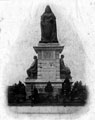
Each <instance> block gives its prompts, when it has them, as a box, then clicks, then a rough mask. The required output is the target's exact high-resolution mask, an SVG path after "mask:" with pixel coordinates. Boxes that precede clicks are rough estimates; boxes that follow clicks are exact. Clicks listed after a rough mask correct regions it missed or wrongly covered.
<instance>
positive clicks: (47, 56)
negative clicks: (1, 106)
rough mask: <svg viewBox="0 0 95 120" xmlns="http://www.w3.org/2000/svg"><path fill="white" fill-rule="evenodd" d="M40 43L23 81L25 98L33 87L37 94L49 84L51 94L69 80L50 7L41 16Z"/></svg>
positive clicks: (69, 73) (68, 70)
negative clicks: (51, 89) (50, 85)
mask: <svg viewBox="0 0 95 120" xmlns="http://www.w3.org/2000/svg"><path fill="white" fill-rule="evenodd" d="M40 25H41V41H39V43H38V45H37V46H34V47H33V48H34V50H35V52H36V54H37V56H34V62H33V64H32V65H31V67H30V68H29V69H28V70H27V75H28V77H27V78H26V80H25V84H26V93H27V97H29V96H30V95H31V90H32V88H33V87H34V86H35V87H36V88H37V89H38V92H45V86H46V85H47V83H48V82H50V83H51V84H52V86H53V89H54V91H53V94H56V93H57V92H58V91H60V88H62V82H63V81H64V79H65V78H67V77H68V78H69V79H71V72H70V69H69V68H68V67H66V66H65V64H64V60H63V58H64V55H61V58H60V57H59V56H60V54H61V53H62V51H63V49H64V46H61V45H60V44H59V42H58V38H57V26H56V17H55V15H54V14H53V12H52V10H51V8H50V6H48V5H47V6H46V9H45V12H44V13H43V15H42V16H41V23H40Z"/></svg>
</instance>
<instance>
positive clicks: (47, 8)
mask: <svg viewBox="0 0 95 120" xmlns="http://www.w3.org/2000/svg"><path fill="white" fill-rule="evenodd" d="M45 13H52V11H51V8H50V6H49V5H47V6H46V8H45Z"/></svg>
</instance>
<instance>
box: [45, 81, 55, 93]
mask: <svg viewBox="0 0 95 120" xmlns="http://www.w3.org/2000/svg"><path fill="white" fill-rule="evenodd" d="M45 91H46V92H47V93H52V92H53V87H52V85H51V82H50V81H49V82H48V83H47V85H46V87H45Z"/></svg>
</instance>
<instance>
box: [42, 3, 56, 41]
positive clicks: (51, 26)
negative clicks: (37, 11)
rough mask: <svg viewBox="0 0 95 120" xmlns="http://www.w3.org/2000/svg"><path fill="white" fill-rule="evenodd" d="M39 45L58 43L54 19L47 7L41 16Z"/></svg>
mask: <svg viewBox="0 0 95 120" xmlns="http://www.w3.org/2000/svg"><path fill="white" fill-rule="evenodd" d="M40 43H58V40H57V29H56V18H55V16H54V14H53V12H52V11H51V8H50V6H49V5H47V7H46V9H45V12H44V13H43V15H42V16H41V41H40Z"/></svg>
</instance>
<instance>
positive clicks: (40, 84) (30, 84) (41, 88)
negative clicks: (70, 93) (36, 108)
mask: <svg viewBox="0 0 95 120" xmlns="http://www.w3.org/2000/svg"><path fill="white" fill-rule="evenodd" d="M56 81H57V82H51V85H52V86H53V95H54V96H55V95H56V94H58V93H59V92H60V90H61V88H62V82H63V81H64V80H61V79H58V80H56ZM48 82H49V81H48ZM25 84H26V94H27V95H26V96H27V98H29V96H31V94H32V90H33V88H34V87H36V88H37V90H38V93H45V87H46V85H47V82H44V81H43V80H41V79H37V80H35V81H34V79H27V80H26V82H25Z"/></svg>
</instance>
